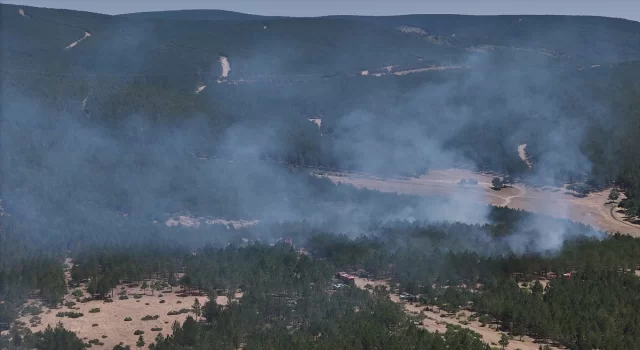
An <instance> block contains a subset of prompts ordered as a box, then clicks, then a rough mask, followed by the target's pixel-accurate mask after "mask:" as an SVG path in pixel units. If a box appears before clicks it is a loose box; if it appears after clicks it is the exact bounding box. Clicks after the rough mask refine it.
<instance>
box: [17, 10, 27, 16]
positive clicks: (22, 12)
mask: <svg viewBox="0 0 640 350" xmlns="http://www.w3.org/2000/svg"><path fill="white" fill-rule="evenodd" d="M18 13H19V14H20V16H22V17H27V16H26V15H25V13H24V10H23V9H19V10H18Z"/></svg>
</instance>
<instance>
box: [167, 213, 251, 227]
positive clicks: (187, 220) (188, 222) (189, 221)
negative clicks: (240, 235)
mask: <svg viewBox="0 0 640 350" xmlns="http://www.w3.org/2000/svg"><path fill="white" fill-rule="evenodd" d="M202 222H204V223H205V224H207V225H225V226H227V228H229V227H233V228H235V229H238V228H242V227H247V226H254V225H257V224H258V222H259V221H258V220H227V219H223V218H203V217H193V216H186V215H179V216H176V217H174V218H170V219H169V220H167V221H166V222H165V224H166V225H167V226H178V225H181V226H186V227H193V228H198V227H200V224H201V223H202Z"/></svg>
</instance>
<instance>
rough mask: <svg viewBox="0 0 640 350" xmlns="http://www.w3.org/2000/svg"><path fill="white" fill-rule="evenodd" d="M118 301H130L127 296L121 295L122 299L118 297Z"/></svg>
mask: <svg viewBox="0 0 640 350" xmlns="http://www.w3.org/2000/svg"><path fill="white" fill-rule="evenodd" d="M118 299H120V300H127V299H129V297H128V296H126V295H121V296H120V297H118Z"/></svg>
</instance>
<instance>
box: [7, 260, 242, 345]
mask: <svg viewBox="0 0 640 350" xmlns="http://www.w3.org/2000/svg"><path fill="white" fill-rule="evenodd" d="M65 263H66V264H67V265H70V264H71V260H69V259H67V261H66V262H65ZM65 277H66V278H67V281H69V280H70V274H69V269H67V271H66V272H65ZM77 289H79V290H81V291H82V292H83V294H84V296H82V297H81V298H85V297H87V296H88V294H87V293H86V286H85V285H81V287H80V288H77ZM74 290H75V289H72V288H69V294H67V295H65V297H64V302H63V304H66V303H68V302H75V305H73V306H72V308H70V307H67V306H59V307H58V308H56V309H51V308H48V307H46V306H44V305H42V303H41V302H40V301H38V300H29V301H28V302H27V303H26V304H25V306H28V305H34V306H39V307H41V308H42V311H43V313H41V314H39V315H38V317H40V322H37V323H33V322H30V321H31V319H32V317H33V316H31V315H28V316H23V317H20V318H19V319H18V321H22V322H24V323H26V327H28V328H30V329H31V331H33V332H38V331H41V330H44V329H45V328H46V327H47V325H51V327H55V325H56V324H57V323H58V322H62V324H63V325H64V327H65V328H66V329H69V330H71V331H73V332H76V333H77V335H78V337H80V338H81V339H82V340H83V341H84V342H85V343H86V342H88V341H89V340H93V339H98V340H99V341H100V342H101V343H104V345H93V346H92V349H93V348H97V349H112V348H113V347H114V346H115V345H117V344H118V343H120V342H122V343H124V344H125V345H131V347H132V348H133V347H135V343H136V340H137V339H138V335H134V334H133V333H134V332H135V331H136V330H141V331H144V334H143V337H144V339H145V342H146V343H147V344H149V343H151V342H153V339H154V338H155V337H156V335H157V334H158V333H162V334H163V335H165V336H166V335H168V334H171V333H172V330H171V325H172V324H173V322H175V321H178V322H180V323H181V324H182V323H183V322H184V321H185V320H186V318H187V316H189V315H190V316H191V317H194V318H195V314H194V313H193V312H188V313H181V314H179V315H167V313H168V312H170V311H178V310H181V309H191V308H192V305H193V303H194V301H195V299H198V301H199V302H200V305H201V306H203V305H204V303H205V302H207V301H209V298H208V297H207V296H206V295H197V296H192V295H189V296H184V293H185V291H184V290H182V289H180V288H173V291H169V290H168V289H167V290H163V291H154V292H153V295H152V292H151V290H150V289H147V290H146V291H143V290H142V289H140V288H139V287H134V288H132V287H128V286H124V285H123V286H120V285H119V286H117V287H116V289H115V290H114V297H113V302H110V303H107V302H104V301H103V300H92V301H88V302H85V303H82V302H77V301H76V297H75V296H73V295H71V293H72V292H73V291H74ZM121 291H125V292H126V295H127V296H128V299H126V300H120V299H119V293H120V292H121ZM136 295H142V297H141V298H139V299H136V297H135V296H136ZM241 296H242V295H241V294H240V295H239V294H236V297H237V298H239V297H241ZM161 300H164V302H162V303H161ZM216 302H217V303H218V304H221V305H225V304H227V302H228V300H227V297H226V296H218V297H217V299H216ZM94 308H99V309H100V311H99V312H96V313H91V312H89V310H91V309H94ZM59 312H79V313H82V314H84V315H83V316H82V317H79V318H69V317H57V316H56V314H57V313H59ZM147 315H150V316H155V315H158V316H159V317H158V319H155V320H148V321H143V320H142V318H143V317H144V316H147ZM125 318H131V320H130V321H125ZM94 325H95V326H94ZM152 328H162V330H160V331H158V330H156V331H152V330H151V329H152ZM105 336H106V337H105Z"/></svg>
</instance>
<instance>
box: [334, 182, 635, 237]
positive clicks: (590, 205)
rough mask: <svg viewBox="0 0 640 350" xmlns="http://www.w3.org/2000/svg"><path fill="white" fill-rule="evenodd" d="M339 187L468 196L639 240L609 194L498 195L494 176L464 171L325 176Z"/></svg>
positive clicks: (520, 189) (523, 191)
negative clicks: (402, 175)
mask: <svg viewBox="0 0 640 350" xmlns="http://www.w3.org/2000/svg"><path fill="white" fill-rule="evenodd" d="M323 176H326V177H328V178H329V179H331V180H332V181H333V182H336V183H339V182H341V183H346V184H352V185H354V186H356V187H359V188H368V189H374V190H378V191H382V192H395V193H402V194H413V195H420V196H451V195H452V194H468V197H469V200H474V201H477V202H480V203H485V204H491V205H495V206H507V207H509V208H513V209H522V210H527V211H531V212H535V213H539V214H545V215H549V216H552V217H556V218H561V219H570V220H574V221H577V222H582V223H584V224H587V225H591V226H593V227H595V228H597V229H599V230H602V231H606V232H610V233H615V232H620V233H624V234H629V235H631V236H637V237H640V225H635V224H632V223H629V222H625V221H623V220H622V218H616V213H612V210H611V205H606V204H605V203H607V202H608V200H607V196H608V194H609V191H608V190H604V191H600V192H595V193H591V194H589V195H588V196H587V197H585V198H576V197H574V196H572V195H570V194H565V189H564V188H551V187H547V188H543V189H534V188H531V187H527V186H524V185H522V184H517V185H514V186H512V187H507V188H503V189H502V190H499V191H496V190H493V189H491V179H492V178H493V175H490V174H482V173H477V172H472V171H469V170H463V169H443V170H440V169H439V170H431V171H429V173H428V174H427V175H423V176H421V177H419V178H380V177H372V176H365V175H356V174H344V173H325V174H324V175H323ZM461 179H474V180H476V181H478V184H477V185H475V186H466V187H462V186H460V185H458V181H460V180H461Z"/></svg>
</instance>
